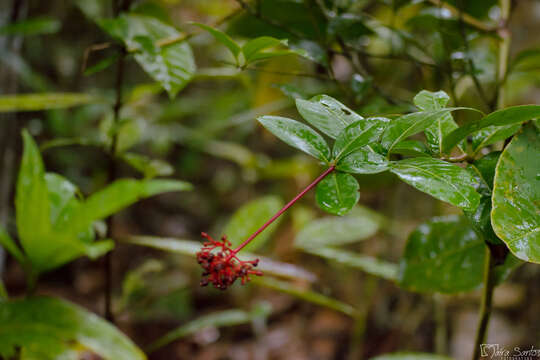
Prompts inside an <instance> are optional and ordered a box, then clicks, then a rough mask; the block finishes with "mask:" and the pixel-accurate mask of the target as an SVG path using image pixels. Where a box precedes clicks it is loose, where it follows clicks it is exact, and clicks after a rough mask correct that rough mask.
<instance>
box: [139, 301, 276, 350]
mask: <svg viewBox="0 0 540 360" xmlns="http://www.w3.org/2000/svg"><path fill="white" fill-rule="evenodd" d="M255 310H257V309H255ZM270 311H271V308H268V307H264V308H263V309H262V312H261V311H250V312H247V311H244V310H236V309H234V310H224V311H218V312H214V313H211V314H208V315H203V316H201V317H199V318H197V319H195V320H193V321H190V322H188V323H187V324H184V325H182V326H180V327H177V328H176V329H174V330H171V331H169V332H168V333H167V334H165V335H164V336H162V337H160V338H159V339H158V340H156V341H155V342H153V343H152V344H151V345H150V346H149V347H148V352H150V353H151V352H154V351H155V350H157V349H159V348H161V347H163V346H165V345H167V344H170V343H171V342H173V341H175V340H178V339H181V338H183V337H186V336H188V335H193V334H194V333H196V332H199V331H201V330H204V329H207V328H218V327H224V326H235V325H242V324H249V323H250V322H252V321H253V320H255V319H257V318H261V317H267V316H268V315H270Z"/></svg>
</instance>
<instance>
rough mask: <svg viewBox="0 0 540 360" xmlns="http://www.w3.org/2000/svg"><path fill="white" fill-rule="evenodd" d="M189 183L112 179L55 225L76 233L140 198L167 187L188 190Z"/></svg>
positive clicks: (164, 189)
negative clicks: (110, 182)
mask: <svg viewBox="0 0 540 360" xmlns="http://www.w3.org/2000/svg"><path fill="white" fill-rule="evenodd" d="M191 188H192V187H191V185H190V184H188V183H186V182H184V181H177V180H133V179H122V180H116V181H115V182H113V183H112V184H110V185H109V186H107V187H106V188H105V189H103V190H100V191H98V192H96V193H94V194H92V195H90V196H89V197H88V198H87V199H86V200H85V201H84V202H82V203H80V205H79V206H78V208H77V209H75V210H74V211H73V212H72V216H70V217H66V218H65V219H63V221H61V222H59V223H57V225H56V228H57V229H60V228H64V229H65V231H71V232H72V233H79V232H81V231H84V230H85V229H87V228H88V227H89V226H91V225H92V223H93V222H94V221H97V220H101V219H104V218H106V217H107V216H110V215H112V214H114V213H116V212H118V211H120V210H121V209H123V208H125V207H127V206H129V205H131V204H134V203H135V202H137V201H138V200H140V199H143V198H146V197H150V196H153V195H157V194H160V193H164V192H170V191H186V190H191Z"/></svg>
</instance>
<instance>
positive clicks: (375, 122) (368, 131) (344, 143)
mask: <svg viewBox="0 0 540 360" xmlns="http://www.w3.org/2000/svg"><path fill="white" fill-rule="evenodd" d="M389 121H390V120H389V119H386V118H369V119H363V120H359V121H357V122H355V123H352V124H351V125H349V126H347V127H346V128H345V129H344V130H343V131H341V132H340V133H339V135H338V137H337V139H336V142H335V144H334V148H333V149H332V152H333V155H334V159H335V160H336V161H339V160H340V159H342V158H343V157H345V156H347V155H349V154H350V153H352V152H354V151H356V150H359V149H360V148H362V147H364V146H365V145H368V144H370V143H373V142H376V141H377V140H378V139H379V137H380V135H381V134H382V132H383V131H384V128H385V127H386V125H387V123H388V122H389Z"/></svg>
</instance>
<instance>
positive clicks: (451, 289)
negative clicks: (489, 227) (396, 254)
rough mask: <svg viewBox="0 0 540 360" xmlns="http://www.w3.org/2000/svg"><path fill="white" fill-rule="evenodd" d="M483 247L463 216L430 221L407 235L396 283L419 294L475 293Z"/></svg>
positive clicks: (479, 282)
mask: <svg viewBox="0 0 540 360" xmlns="http://www.w3.org/2000/svg"><path fill="white" fill-rule="evenodd" d="M485 246H486V245H485V244H484V242H483V240H482V239H480V238H479V237H478V236H477V235H476V233H475V232H474V231H473V229H472V228H471V227H470V226H469V224H468V222H467V221H466V220H465V219H464V218H463V217H456V216H449V217H441V218H433V219H432V220H431V221H429V222H426V223H424V224H422V225H420V226H419V227H418V228H416V230H414V231H413V232H412V233H411V235H410V236H409V239H408V241H407V245H406V247H405V253H404V254H403V258H402V260H401V263H400V273H399V284H400V286H403V287H405V288H407V289H409V290H413V291H419V292H440V293H448V294H453V293H458V292H464V291H470V290H474V289H476V288H477V287H479V286H481V284H482V282H483V269H484V261H485V254H486V252H485Z"/></svg>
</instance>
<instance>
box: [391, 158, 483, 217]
mask: <svg viewBox="0 0 540 360" xmlns="http://www.w3.org/2000/svg"><path fill="white" fill-rule="evenodd" d="M390 171H392V172H393V173H394V174H396V175H397V176H399V177H400V178H401V180H403V181H405V182H406V183H408V184H410V185H412V186H414V187H415V188H417V189H418V190H420V191H423V192H425V193H427V194H429V195H431V196H433V197H435V198H437V199H439V200H442V201H446V202H448V203H450V204H452V205H455V206H457V207H460V208H462V209H464V210H471V211H472V210H475V209H476V207H477V206H478V204H479V202H480V194H478V193H477V192H476V191H475V185H476V181H475V179H474V178H473V177H472V176H471V174H470V173H469V172H468V171H467V170H465V169H462V168H460V167H459V166H457V165H455V164H451V163H447V162H444V161H442V160H438V159H433V158H428V157H417V158H412V159H405V160H401V161H395V162H392V163H391V167H390Z"/></svg>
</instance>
